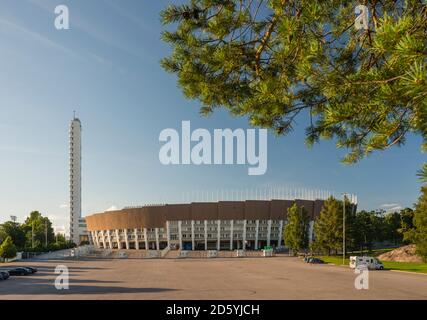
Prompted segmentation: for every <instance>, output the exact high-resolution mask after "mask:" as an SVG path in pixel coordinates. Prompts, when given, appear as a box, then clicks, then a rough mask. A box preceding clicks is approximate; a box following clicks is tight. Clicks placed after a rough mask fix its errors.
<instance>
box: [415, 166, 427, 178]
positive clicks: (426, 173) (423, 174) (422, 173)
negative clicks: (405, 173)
mask: <svg viewBox="0 0 427 320" xmlns="http://www.w3.org/2000/svg"><path fill="white" fill-rule="evenodd" d="M417 176H418V177H419V178H420V180H421V181H422V182H424V183H427V162H425V163H424V164H423V167H422V168H421V169H420V170H419V171H418V173H417Z"/></svg>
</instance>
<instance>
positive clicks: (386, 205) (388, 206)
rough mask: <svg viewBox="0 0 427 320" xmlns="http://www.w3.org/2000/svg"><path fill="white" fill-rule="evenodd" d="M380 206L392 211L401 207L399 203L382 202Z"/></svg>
mask: <svg viewBox="0 0 427 320" xmlns="http://www.w3.org/2000/svg"><path fill="white" fill-rule="evenodd" d="M380 208H382V209H384V210H385V211H386V212H394V211H399V210H402V209H403V207H402V206H401V205H400V204H399V203H384V204H382V205H381V206H380Z"/></svg>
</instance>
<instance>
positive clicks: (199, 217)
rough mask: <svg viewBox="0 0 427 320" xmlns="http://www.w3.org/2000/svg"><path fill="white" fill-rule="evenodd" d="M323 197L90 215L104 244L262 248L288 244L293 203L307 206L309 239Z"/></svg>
mask: <svg viewBox="0 0 427 320" xmlns="http://www.w3.org/2000/svg"><path fill="white" fill-rule="evenodd" d="M323 202H324V201H323V200H299V199H296V200H246V201H219V202H192V203H189V204H164V205H149V206H142V207H135V208H125V209H122V210H116V211H106V212H104V213H97V214H93V215H90V216H88V217H86V222H87V228H88V231H89V233H90V235H91V238H92V241H93V243H94V245H95V246H96V247H98V248H101V249H135V250H145V249H150V250H162V249H164V248H166V247H169V248H171V249H182V250H235V249H246V250H258V249H261V248H263V247H264V246H274V247H277V246H282V245H283V229H284V226H285V224H286V222H287V209H288V208H290V207H291V206H292V205H293V204H294V203H296V204H297V205H298V206H304V208H305V209H306V210H307V213H308V216H309V218H310V227H309V235H308V236H309V239H310V241H311V239H312V238H313V225H314V220H315V218H316V217H317V216H319V214H320V210H321V208H322V205H323Z"/></svg>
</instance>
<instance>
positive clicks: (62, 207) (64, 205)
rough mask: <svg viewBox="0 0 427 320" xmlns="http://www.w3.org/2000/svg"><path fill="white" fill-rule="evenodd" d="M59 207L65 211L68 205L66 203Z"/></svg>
mask: <svg viewBox="0 0 427 320" xmlns="http://www.w3.org/2000/svg"><path fill="white" fill-rule="evenodd" d="M59 207H60V208H61V209H65V208H68V204H66V203H64V204H61V205H60V206H59Z"/></svg>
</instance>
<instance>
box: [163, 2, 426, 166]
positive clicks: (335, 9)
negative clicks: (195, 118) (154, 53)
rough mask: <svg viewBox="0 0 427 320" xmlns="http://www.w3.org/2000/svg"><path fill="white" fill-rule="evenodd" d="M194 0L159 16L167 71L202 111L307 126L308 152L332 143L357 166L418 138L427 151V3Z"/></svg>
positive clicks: (284, 128)
mask: <svg viewBox="0 0 427 320" xmlns="http://www.w3.org/2000/svg"><path fill="white" fill-rule="evenodd" d="M363 3H364V4H366V5H367V6H368V8H369V12H370V17H371V18H370V20H369V29H368V30H363V29H362V30H356V28H354V20H355V15H354V10H355V6H357V5H359V4H360V2H359V1H337V0H327V1H302V0H271V1H261V0H258V1H257V0H255V1H251V0H239V1H237V0H189V1H188V2H187V3H186V4H182V5H169V6H168V7H167V8H165V9H164V10H163V11H162V13H161V18H162V21H163V24H164V25H167V26H170V28H169V30H165V31H164V32H163V34H162V38H163V40H164V41H165V42H167V43H168V44H170V45H171V47H172V49H173V51H172V54H171V55H170V56H168V57H165V58H164V59H163V60H162V61H161V64H162V66H163V68H164V69H165V70H166V71H168V72H170V73H174V74H176V75H177V77H178V85H179V87H181V89H182V91H183V93H184V95H185V96H186V97H187V98H189V99H196V100H198V101H199V102H200V103H201V113H202V114H209V113H211V112H213V110H214V109H215V108H218V107H224V108H226V109H228V110H229V111H230V113H231V114H232V115H235V116H247V117H248V118H249V122H250V124H251V125H254V126H261V127H266V128H272V129H273V130H274V131H275V132H276V133H277V134H285V133H287V132H289V131H290V130H291V129H292V125H293V124H294V122H295V118H296V117H297V116H298V115H299V114H300V115H302V116H304V117H306V119H307V121H306V122H307V123H308V126H307V129H306V136H307V144H308V145H313V144H314V143H316V142H318V141H319V140H320V139H334V140H335V141H336V145H337V147H338V148H346V149H348V150H349V152H348V153H347V154H346V156H345V157H344V158H343V161H344V162H345V163H354V162H356V161H358V160H359V159H361V158H363V157H365V156H367V155H369V154H370V153H371V152H373V151H375V150H385V149H388V148H390V147H392V146H399V145H402V144H403V143H404V142H405V136H406V135H407V133H408V132H413V133H417V134H420V135H421V136H422V138H423V144H422V148H423V149H427V99H426V98H427V50H426V30H427V5H426V3H425V1H413V0H407V1H393V0H384V1H364V2H363Z"/></svg>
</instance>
